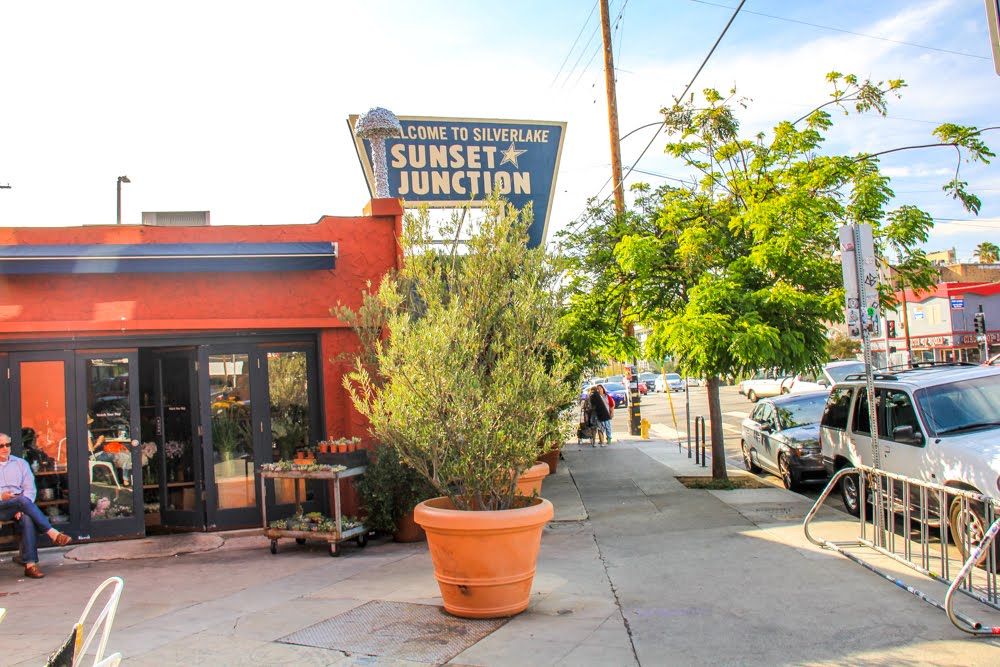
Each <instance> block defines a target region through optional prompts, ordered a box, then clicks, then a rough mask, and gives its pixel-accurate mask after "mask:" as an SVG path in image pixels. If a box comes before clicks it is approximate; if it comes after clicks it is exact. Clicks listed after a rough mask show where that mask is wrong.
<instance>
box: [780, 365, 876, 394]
mask: <svg viewBox="0 0 1000 667" xmlns="http://www.w3.org/2000/svg"><path fill="white" fill-rule="evenodd" d="M864 372H865V362H863V361H857V360H845V361H831V362H829V363H826V364H823V367H822V368H821V369H820V372H819V373H817V372H815V371H805V372H803V373H796V374H795V375H790V376H788V377H786V378H785V379H784V380H782V381H781V393H782V394H802V393H805V392H808V391H819V390H821V389H829V388H830V387H832V386H833V385H834V384H835V383H837V382H840V381H841V380H843V379H844V378H845V377H847V376H848V375H851V374H854V373H864Z"/></svg>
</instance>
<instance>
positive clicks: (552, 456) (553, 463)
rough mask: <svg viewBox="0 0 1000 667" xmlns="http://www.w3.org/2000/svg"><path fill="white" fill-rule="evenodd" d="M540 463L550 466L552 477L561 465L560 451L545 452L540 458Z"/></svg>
mask: <svg viewBox="0 0 1000 667" xmlns="http://www.w3.org/2000/svg"><path fill="white" fill-rule="evenodd" d="M538 461H539V462H541V463H547V464H548V465H549V474H550V475H554V474H556V467H557V466H558V465H559V449H558V448H557V449H551V450H549V451H547V452H545V453H544V454H542V455H541V456H539V457H538Z"/></svg>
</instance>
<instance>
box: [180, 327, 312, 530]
mask: <svg viewBox="0 0 1000 667" xmlns="http://www.w3.org/2000/svg"><path fill="white" fill-rule="evenodd" d="M315 357H316V355H315V351H314V348H313V347H312V346H311V345H305V344H298V345H290V344H282V345H267V344H259V345H241V346H231V347H226V346H215V345H213V346H207V347H205V348H203V349H202V350H200V352H199V365H200V366H201V367H202V368H204V369H205V371H203V372H200V373H199V386H200V388H201V391H202V395H204V396H208V400H203V401H202V423H203V424H205V425H206V427H205V428H204V432H205V439H204V440H205V445H204V447H203V461H204V465H205V496H206V501H205V502H206V515H207V517H208V525H209V527H210V528H215V527H226V528H235V527H239V526H259V525H260V521H261V513H260V502H261V499H260V498H259V495H260V476H259V470H258V469H259V467H260V464H261V463H264V462H273V461H276V460H278V459H281V458H292V457H294V455H295V453H296V452H297V451H300V450H304V449H305V448H307V447H314V446H315V445H316V442H317V440H318V439H319V438H320V437H322V436H320V435H319V432H318V429H319V422H320V417H321V415H320V413H319V411H318V409H317V408H316V406H317V405H318V400H317V398H316V397H317V391H316V387H317V382H316V378H315V372H316V371H315V366H316V358H315ZM286 482H287V483H286ZM296 491H297V492H298V499H299V501H300V503H301V504H302V505H303V509H304V511H307V512H308V511H313V510H317V509H318V508H319V506H320V503H321V502H322V499H323V497H324V493H325V492H324V490H323V489H321V488H320V487H319V486H318V484H316V483H314V482H313V483H306V484H298V485H295V484H292V483H291V482H289V481H288V480H281V481H280V482H279V484H278V486H277V487H275V486H272V485H271V483H269V485H268V489H267V496H268V498H267V502H268V503H269V506H268V509H269V511H270V510H271V508H275V507H277V506H284V507H283V508H282V509H279V510H278V511H279V512H281V511H284V512H285V513H288V512H290V511H291V510H292V508H293V507H294V503H295V500H296Z"/></svg>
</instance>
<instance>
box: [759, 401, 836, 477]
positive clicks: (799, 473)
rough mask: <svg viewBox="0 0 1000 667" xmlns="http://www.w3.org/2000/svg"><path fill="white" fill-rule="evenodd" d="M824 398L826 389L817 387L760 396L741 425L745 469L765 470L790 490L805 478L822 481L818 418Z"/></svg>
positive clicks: (825, 473)
mask: <svg viewBox="0 0 1000 667" xmlns="http://www.w3.org/2000/svg"><path fill="white" fill-rule="evenodd" d="M826 398H827V392H825V391H818V392H812V393H808V394H796V395H792V396H780V397H777V398H768V399H761V400H760V401H759V402H758V403H757V405H756V407H754V409H753V412H751V413H750V416H749V417H748V418H746V419H744V420H743V424H742V427H741V431H742V439H741V441H740V448H741V449H742V450H743V465H745V466H746V469H747V470H749V471H750V472H760V470H761V469H764V470H767V471H768V472H770V473H772V474H775V475H777V476H778V477H780V478H781V481H782V483H783V484H784V485H785V488H786V489H789V490H791V491H798V490H799V489H800V488H801V487H802V484H803V483H804V482H807V481H815V482H822V481H825V480H826V479H827V477H828V475H827V470H826V468H825V467H824V466H823V457H822V456H821V452H820V445H819V422H820V418H821V417H822V416H823V407H824V406H825V405H826Z"/></svg>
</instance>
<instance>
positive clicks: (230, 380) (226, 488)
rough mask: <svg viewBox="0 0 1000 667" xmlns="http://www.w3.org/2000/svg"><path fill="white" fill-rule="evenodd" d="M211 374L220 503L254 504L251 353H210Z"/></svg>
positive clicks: (244, 505)
mask: <svg viewBox="0 0 1000 667" xmlns="http://www.w3.org/2000/svg"><path fill="white" fill-rule="evenodd" d="M208 373H209V389H210V391H211V397H212V453H213V459H214V464H215V465H214V469H215V487H216V491H217V494H218V499H219V500H218V505H219V507H220V508H222V509H227V508H233V507H252V506H254V505H256V503H257V492H256V485H255V484H254V459H253V432H252V429H251V424H250V363H249V355H247V354H213V355H210V356H209V358H208Z"/></svg>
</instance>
